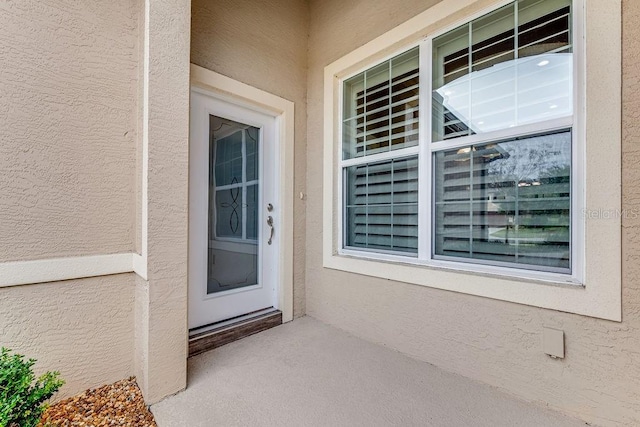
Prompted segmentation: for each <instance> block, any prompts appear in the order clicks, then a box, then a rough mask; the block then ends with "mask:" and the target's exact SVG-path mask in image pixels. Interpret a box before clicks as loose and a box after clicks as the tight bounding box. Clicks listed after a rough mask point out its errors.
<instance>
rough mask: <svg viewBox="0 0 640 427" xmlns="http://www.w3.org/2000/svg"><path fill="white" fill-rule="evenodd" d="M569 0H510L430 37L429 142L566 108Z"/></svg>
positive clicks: (569, 101)
mask: <svg viewBox="0 0 640 427" xmlns="http://www.w3.org/2000/svg"><path fill="white" fill-rule="evenodd" d="M570 4H571V0H550V1H539V0H522V1H517V2H514V3H512V4H509V5H507V6H504V7H502V8H500V9H498V10H496V11H494V12H492V13H490V14H488V15H485V16H483V17H481V18H478V19H476V20H474V21H471V22H469V23H468V24H465V25H463V26H461V27H459V28H457V29H455V30H453V31H450V32H448V33H446V34H444V35H442V36H440V37H437V38H436V39H434V41H433V58H432V59H433V70H432V71H433V82H432V85H433V94H432V95H433V97H432V98H433V111H432V117H433V118H432V121H433V124H432V129H433V135H432V138H433V141H442V140H446V139H452V138H457V137H460V136H466V135H471V134H476V133H485V132H491V131H496V130H500V129H506V128H509V127H514V126H520V125H524V124H529V123H536V122H540V121H544V120H550V119H553V118H558V117H565V116H569V115H571V114H572V112H573V83H572V80H573V58H572V53H571V43H570V40H571V37H570V35H571V10H570ZM516 9H517V13H516Z"/></svg>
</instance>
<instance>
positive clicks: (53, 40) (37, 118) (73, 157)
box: [0, 0, 138, 262]
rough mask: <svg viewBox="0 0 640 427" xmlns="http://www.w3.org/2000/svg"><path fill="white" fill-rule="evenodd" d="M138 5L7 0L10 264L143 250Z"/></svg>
mask: <svg viewBox="0 0 640 427" xmlns="http://www.w3.org/2000/svg"><path fill="white" fill-rule="evenodd" d="M135 3H136V1H135V0H116V1H113V2H80V3H77V4H70V3H69V2H66V1H62V0H56V1H46V2H43V1H37V0H28V1H19V2H3V3H2V4H1V5H0V45H1V46H2V48H1V49H0V52H1V54H0V55H1V58H2V67H0V123H2V126H1V127H0V170H2V174H0V262H2V261H18V260H27V259H41V258H48V257H65V256H76V255H92V254H108V253H118V252H128V251H130V250H132V249H133V240H134V226H135V223H134V209H135V204H134V199H133V197H134V193H133V192H132V188H133V185H134V184H133V183H134V173H135V163H134V162H135V143H134V141H135V138H136V116H135V109H136V105H137V99H136V96H135V93H136V77H137V76H136V72H137V71H136V69H137V59H138V58H137V49H136V40H137V14H136V10H137V9H136V7H135Z"/></svg>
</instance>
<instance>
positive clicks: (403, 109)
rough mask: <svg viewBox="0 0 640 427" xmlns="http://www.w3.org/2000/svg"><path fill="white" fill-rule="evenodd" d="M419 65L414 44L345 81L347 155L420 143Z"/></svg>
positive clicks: (345, 147)
mask: <svg viewBox="0 0 640 427" xmlns="http://www.w3.org/2000/svg"><path fill="white" fill-rule="evenodd" d="M418 68H419V50H418V48H414V49H411V50H410V51H408V52H405V53H403V54H401V55H398V56H396V57H395V58H392V59H390V60H389V61H385V62H383V63H382V64H379V65H377V66H375V67H372V68H370V69H368V70H367V71H365V72H363V73H361V74H358V75H357V76H354V77H352V78H350V79H348V80H346V81H345V82H344V86H343V97H344V99H343V117H342V119H343V122H342V125H343V126H342V129H343V130H342V140H343V147H342V148H343V158H344V159H349V158H353V157H362V156H365V155H370V154H376V153H382V152H387V151H390V150H397V149H400V148H405V147H410V146H414V145H417V144H418V92H419V76H418V74H419V73H418Z"/></svg>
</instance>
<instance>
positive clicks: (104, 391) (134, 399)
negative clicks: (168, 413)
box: [39, 377, 157, 427]
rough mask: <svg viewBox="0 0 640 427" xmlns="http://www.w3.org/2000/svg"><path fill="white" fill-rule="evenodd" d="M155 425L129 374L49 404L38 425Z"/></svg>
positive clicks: (40, 426)
mask: <svg viewBox="0 0 640 427" xmlns="http://www.w3.org/2000/svg"><path fill="white" fill-rule="evenodd" d="M44 426H60V427H81V426H82V427H93V426H95V427H98V426H132V427H157V426H156V422H155V420H154V419H153V414H152V413H151V412H150V411H149V409H147V406H146V405H145V403H144V399H143V398H142V393H141V392H140V389H139V388H138V384H136V379H135V378H134V377H131V378H129V379H126V380H122V381H118V382H116V383H113V384H109V385H105V386H102V387H99V388H94V389H90V390H87V391H85V392H84V393H82V394H79V395H77V396H74V397H70V398H68V399H65V400H62V401H60V402H58V403H56V404H55V405H51V406H50V407H49V408H48V409H47V411H46V412H45V413H44V415H43V416H42V420H41V421H40V425H39V427H44Z"/></svg>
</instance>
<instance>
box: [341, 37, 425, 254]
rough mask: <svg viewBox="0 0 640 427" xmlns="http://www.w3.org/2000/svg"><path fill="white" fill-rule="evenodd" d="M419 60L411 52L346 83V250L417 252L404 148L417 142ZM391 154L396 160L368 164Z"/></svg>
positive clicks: (413, 173) (409, 162)
mask: <svg viewBox="0 0 640 427" xmlns="http://www.w3.org/2000/svg"><path fill="white" fill-rule="evenodd" d="M418 56H419V52H418V48H414V49H411V50H409V51H408V52H405V53H403V54H401V55H398V56H396V57H394V58H392V59H390V60H388V61H385V62H384V63H382V64H379V65H377V66H375V67H373V68H371V69H369V70H366V71H365V72H363V73H360V74H358V75H356V76H354V77H352V78H351V79H349V80H347V81H345V83H344V86H343V89H344V91H343V94H344V105H343V158H344V159H351V162H350V166H348V167H345V168H344V175H343V176H344V180H343V185H344V194H345V204H344V208H345V210H344V221H345V227H344V231H345V235H344V245H345V246H346V247H356V248H366V249H369V250H378V251H380V250H381V251H390V252H403V253H407V252H408V253H416V252H417V248H418V237H417V236H418V160H417V156H415V155H413V156H412V157H407V153H406V149H407V148H409V147H413V146H416V145H417V144H418V128H419V126H418V116H419V83H420V82H419V66H418V63H419V60H418ZM403 150H404V151H403ZM389 151H397V152H398V158H396V159H394V160H389V161H384V162H375V163H372V162H371V161H370V160H369V156H371V155H375V154H380V153H384V152H389ZM402 157H404V158H402ZM353 160H356V161H355V165H354V161H353Z"/></svg>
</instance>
